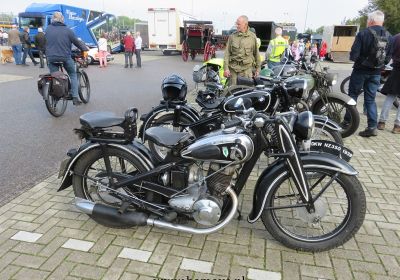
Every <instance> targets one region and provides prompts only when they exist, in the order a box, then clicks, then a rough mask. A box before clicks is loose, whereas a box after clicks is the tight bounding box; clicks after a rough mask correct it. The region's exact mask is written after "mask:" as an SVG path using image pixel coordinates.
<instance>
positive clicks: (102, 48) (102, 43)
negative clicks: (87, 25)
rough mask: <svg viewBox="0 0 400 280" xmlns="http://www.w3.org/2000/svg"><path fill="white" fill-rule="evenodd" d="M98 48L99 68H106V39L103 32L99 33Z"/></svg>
mask: <svg viewBox="0 0 400 280" xmlns="http://www.w3.org/2000/svg"><path fill="white" fill-rule="evenodd" d="M98 46H99V62H100V66H99V67H100V68H101V67H107V39H106V34H105V33H104V32H103V33H101V36H100V39H99V41H98Z"/></svg>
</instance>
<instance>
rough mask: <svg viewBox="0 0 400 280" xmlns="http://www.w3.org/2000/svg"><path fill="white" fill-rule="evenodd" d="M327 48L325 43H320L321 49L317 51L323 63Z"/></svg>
mask: <svg viewBox="0 0 400 280" xmlns="http://www.w3.org/2000/svg"><path fill="white" fill-rule="evenodd" d="M327 50H328V46H327V44H326V42H325V41H322V45H321V49H320V50H319V57H320V59H321V61H324V59H325V56H326V52H327Z"/></svg>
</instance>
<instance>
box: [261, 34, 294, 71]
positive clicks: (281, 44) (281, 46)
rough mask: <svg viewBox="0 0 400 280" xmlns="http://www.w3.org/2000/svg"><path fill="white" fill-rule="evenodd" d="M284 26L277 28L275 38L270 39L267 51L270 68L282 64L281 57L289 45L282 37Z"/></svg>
mask: <svg viewBox="0 0 400 280" xmlns="http://www.w3.org/2000/svg"><path fill="white" fill-rule="evenodd" d="M282 31H283V30H282V28H281V27H277V28H275V39H273V40H271V41H269V45H268V49H267V51H266V52H265V58H266V59H267V63H268V68H269V69H272V68H273V67H274V66H277V65H280V64H281V59H282V57H283V55H284V54H285V50H286V49H287V48H288V47H289V43H288V41H287V40H286V39H285V38H283V37H282Z"/></svg>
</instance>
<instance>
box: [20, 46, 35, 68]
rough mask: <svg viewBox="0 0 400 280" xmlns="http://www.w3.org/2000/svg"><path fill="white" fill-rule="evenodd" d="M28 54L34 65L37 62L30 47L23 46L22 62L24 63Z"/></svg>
mask: <svg viewBox="0 0 400 280" xmlns="http://www.w3.org/2000/svg"><path fill="white" fill-rule="evenodd" d="M28 55H29V57H30V58H31V60H32V62H33V64H35V65H36V63H37V62H36V60H35V58H34V57H33V54H32V49H31V48H24V55H23V56H22V64H26V57H27V56H28Z"/></svg>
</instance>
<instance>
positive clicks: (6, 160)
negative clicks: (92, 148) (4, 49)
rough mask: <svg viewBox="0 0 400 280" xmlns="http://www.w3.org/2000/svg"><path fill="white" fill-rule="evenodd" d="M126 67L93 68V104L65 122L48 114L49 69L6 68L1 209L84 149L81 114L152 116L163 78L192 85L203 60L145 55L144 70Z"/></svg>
mask: <svg viewBox="0 0 400 280" xmlns="http://www.w3.org/2000/svg"><path fill="white" fill-rule="evenodd" d="M122 63H123V57H122V55H116V58H115V61H114V63H111V64H110V65H109V67H108V68H107V69H101V68H98V67H97V66H96V65H91V66H89V68H88V69H87V72H88V75H89V78H90V83H91V89H92V91H91V92H92V96H91V100H90V103H89V104H87V105H82V106H80V107H75V106H72V103H69V104H68V108H67V111H66V112H65V114H64V116H62V117H60V118H54V117H52V116H51V115H50V114H49V113H48V112H47V110H46V108H45V105H44V102H43V100H42V99H41V97H40V95H39V93H38V91H37V86H36V80H37V77H38V76H39V74H42V73H43V72H45V70H44V69H40V68H38V67H34V66H29V67H21V66H15V65H11V64H6V65H0V115H1V122H0V131H1V134H0V147H1V148H0V149H1V154H0V166H1V168H0V193H1V196H0V205H2V204H4V203H5V202H6V201H8V200H9V199H10V198H12V197H13V196H15V194H17V193H20V192H21V191H23V190H24V189H26V188H28V187H31V186H32V185H34V184H35V183H37V182H40V181H42V180H43V179H44V178H46V177H48V176H49V175H50V174H53V173H54V172H55V170H57V169H58V165H59V163H60V161H61V160H62V159H63V158H64V156H65V152H66V151H67V150H68V149H69V148H72V147H73V145H77V144H79V140H78V138H77V137H76V136H75V135H74V134H73V133H72V129H73V128H74V127H79V116H80V115H82V114H84V113H86V112H90V111H104V110H105V111H113V112H116V113H118V114H123V113H124V111H125V110H126V109H127V108H128V107H131V106H135V107H137V108H139V113H144V112H147V111H148V110H149V109H150V108H151V106H152V105H156V104H157V103H158V102H159V100H160V99H161V90H160V85H161V81H162V78H163V77H165V76H167V75H168V74H171V73H179V74H181V75H183V76H184V77H185V78H186V79H187V81H188V83H189V84H190V85H192V83H191V81H192V78H191V73H192V68H193V65H194V64H196V63H197V64H199V63H201V61H194V62H192V61H189V62H187V63H183V62H182V60H181V58H180V57H179V56H162V55H161V53H158V52H145V53H144V57H143V67H142V69H140V70H139V69H124V68H123V66H122Z"/></svg>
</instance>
